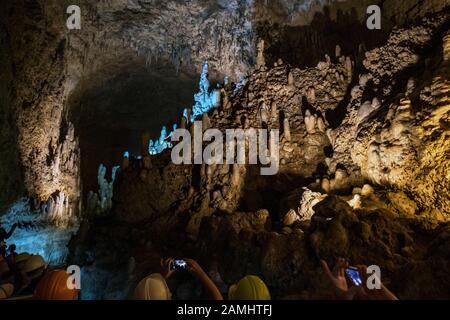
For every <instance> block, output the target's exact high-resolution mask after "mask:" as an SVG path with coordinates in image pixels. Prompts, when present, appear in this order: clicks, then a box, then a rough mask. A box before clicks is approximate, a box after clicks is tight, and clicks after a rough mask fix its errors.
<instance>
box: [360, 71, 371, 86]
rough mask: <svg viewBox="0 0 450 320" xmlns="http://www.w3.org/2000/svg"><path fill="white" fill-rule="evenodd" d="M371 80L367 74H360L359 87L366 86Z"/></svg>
mask: <svg viewBox="0 0 450 320" xmlns="http://www.w3.org/2000/svg"><path fill="white" fill-rule="evenodd" d="M371 79H372V76H371V75H369V74H361V75H359V86H360V87H363V88H364V87H365V86H367V83H368V82H369V81H370V80H371Z"/></svg>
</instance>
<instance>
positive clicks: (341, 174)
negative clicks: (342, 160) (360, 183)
mask: <svg viewBox="0 0 450 320" xmlns="http://www.w3.org/2000/svg"><path fill="white" fill-rule="evenodd" d="M347 177H348V175H347V172H346V171H345V170H344V169H337V170H336V173H335V174H334V178H335V180H336V181H344V180H345V179H347Z"/></svg>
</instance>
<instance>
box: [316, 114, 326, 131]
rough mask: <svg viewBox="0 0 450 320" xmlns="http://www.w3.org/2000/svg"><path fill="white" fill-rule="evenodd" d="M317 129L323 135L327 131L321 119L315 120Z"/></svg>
mask: <svg viewBox="0 0 450 320" xmlns="http://www.w3.org/2000/svg"><path fill="white" fill-rule="evenodd" d="M317 129H319V131H320V132H323V133H325V131H326V130H327V127H326V125H325V122H324V121H323V118H322V117H318V118H317Z"/></svg>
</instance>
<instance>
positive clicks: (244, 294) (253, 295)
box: [228, 276, 270, 300]
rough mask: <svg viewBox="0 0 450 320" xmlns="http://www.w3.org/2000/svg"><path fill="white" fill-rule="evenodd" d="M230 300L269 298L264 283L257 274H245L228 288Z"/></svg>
mask: <svg viewBox="0 0 450 320" xmlns="http://www.w3.org/2000/svg"><path fill="white" fill-rule="evenodd" d="M228 298H229V299H230V300H270V292H269V289H268V288H267V286H266V284H265V283H264V282H263V281H262V280H261V279H260V278H259V277H257V276H246V277H244V278H242V279H241V280H239V282H238V283H237V284H234V285H232V286H231V287H230V288H229V290H228Z"/></svg>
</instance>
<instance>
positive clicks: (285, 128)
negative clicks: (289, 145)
mask: <svg viewBox="0 0 450 320" xmlns="http://www.w3.org/2000/svg"><path fill="white" fill-rule="evenodd" d="M283 134H284V139H285V140H286V141H291V128H290V125H289V119H288V118H285V119H284V121H283Z"/></svg>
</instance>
